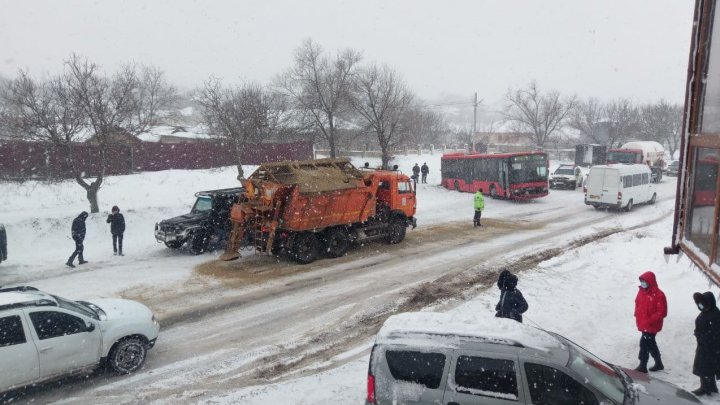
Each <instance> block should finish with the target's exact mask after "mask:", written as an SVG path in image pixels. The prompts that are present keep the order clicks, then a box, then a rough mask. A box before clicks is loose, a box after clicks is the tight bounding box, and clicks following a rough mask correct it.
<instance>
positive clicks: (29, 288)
mask: <svg viewBox="0 0 720 405" xmlns="http://www.w3.org/2000/svg"><path fill="white" fill-rule="evenodd" d="M10 291H21V292H22V291H40V290H38V289H37V288H35V287H32V286H29V285H21V286H16V287H5V288H2V286H0V293H3V292H10Z"/></svg>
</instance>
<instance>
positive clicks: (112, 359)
mask: <svg viewBox="0 0 720 405" xmlns="http://www.w3.org/2000/svg"><path fill="white" fill-rule="evenodd" d="M146 355H147V348H146V347H145V343H144V342H143V341H142V340H140V339H139V338H127V339H124V340H121V341H119V342H117V343H115V346H113V348H112V350H111V351H110V355H109V356H108V365H109V366H110V368H112V369H113V371H115V372H116V373H118V374H128V373H132V372H133V371H136V370H137V369H139V368H140V366H142V365H143V363H144V362H145V357H146Z"/></svg>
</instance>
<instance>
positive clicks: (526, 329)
mask: <svg viewBox="0 0 720 405" xmlns="http://www.w3.org/2000/svg"><path fill="white" fill-rule="evenodd" d="M417 334H428V335H445V336H448V337H469V338H478V339H479V340H487V341H490V342H493V343H500V344H508V345H514V344H520V345H522V346H525V347H531V348H535V349H539V350H542V351H551V350H552V349H557V348H562V347H563V344H562V343H561V342H560V341H558V340H557V339H556V338H555V337H553V336H552V335H550V334H549V333H547V332H545V331H543V330H540V329H537V328H533V327H531V326H527V325H524V324H522V323H520V322H516V321H514V320H511V319H504V318H496V317H494V316H492V315H473V314H445V313H437V312H406V313H402V314H398V315H393V316H391V317H390V318H388V319H387V320H386V321H385V323H384V324H383V327H382V328H381V329H380V332H378V336H377V340H378V342H381V341H387V340H393V339H397V338H401V339H402V338H403V337H404V336H408V337H411V336H412V337H413V338H412V339H413V341H416V340H417V338H416V337H415V336H416V335H417Z"/></svg>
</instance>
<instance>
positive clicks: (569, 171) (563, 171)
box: [555, 168, 574, 176]
mask: <svg viewBox="0 0 720 405" xmlns="http://www.w3.org/2000/svg"><path fill="white" fill-rule="evenodd" d="M573 173H574V172H573V169H568V168H558V169H557V170H555V174H567V175H570V176H572V175H573Z"/></svg>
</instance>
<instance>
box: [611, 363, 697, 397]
mask: <svg viewBox="0 0 720 405" xmlns="http://www.w3.org/2000/svg"><path fill="white" fill-rule="evenodd" d="M623 371H625V373H627V375H628V376H630V378H632V380H633V389H634V390H635V392H636V393H637V400H636V401H635V404H637V405H649V404H654V405H691V404H700V403H701V402H700V400H698V399H697V398H695V396H694V395H693V394H691V393H689V392H687V391H685V390H684V389H682V388H680V387H678V386H676V385H674V384H671V383H669V382H666V381H663V380H660V379H657V378H653V377H650V376H648V375H647V374H645V373H641V372H638V371H635V370H629V369H626V368H624V369H623Z"/></svg>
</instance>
